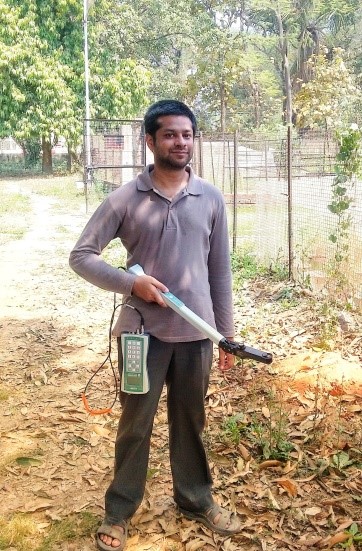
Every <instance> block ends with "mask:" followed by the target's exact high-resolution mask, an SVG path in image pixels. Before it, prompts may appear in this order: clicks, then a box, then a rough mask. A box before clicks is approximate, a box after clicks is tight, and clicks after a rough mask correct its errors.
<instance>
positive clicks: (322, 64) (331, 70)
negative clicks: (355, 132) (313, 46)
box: [294, 49, 359, 128]
mask: <svg viewBox="0 0 362 551" xmlns="http://www.w3.org/2000/svg"><path fill="white" fill-rule="evenodd" d="M307 66H309V71H310V74H311V75H312V78H311V80H310V81H309V82H303V83H302V85H301V89H300V91H299V92H298V93H297V94H296V96H295V98H294V109H295V110H296V112H297V125H298V126H299V127H301V128H305V127H310V128H315V127H322V128H338V127H341V126H343V124H344V123H345V121H346V120H348V117H349V116H350V113H351V111H352V109H353V105H354V103H355V101H356V99H357V97H358V94H359V90H358V88H357V86H356V85H355V83H354V78H353V75H352V74H351V72H350V70H349V68H348V67H347V65H346V63H345V61H344V52H343V51H342V50H341V49H334V50H333V52H328V51H325V52H324V53H321V54H318V55H312V56H311V57H310V59H309V60H308V61H307ZM337 83H338V85H337Z"/></svg>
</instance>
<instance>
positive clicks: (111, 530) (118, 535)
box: [97, 520, 127, 551]
mask: <svg viewBox="0 0 362 551" xmlns="http://www.w3.org/2000/svg"><path fill="white" fill-rule="evenodd" d="M119 526H121V527H122V528H123V530H121V529H120V528H118V526H114V525H112V524H109V523H108V522H106V521H105V520H104V521H103V522H102V524H101V525H100V527H99V528H98V530H97V547H98V549H100V551H122V549H123V548H124V546H125V545H126V540H127V523H126V522H125V521H122V522H120V523H119ZM101 534H103V535H104V536H109V537H110V538H112V539H114V540H119V541H120V542H121V543H120V544H119V545H117V547H114V546H112V545H107V544H106V543H104V541H102V540H101V539H100V537H99V536H100V535H101Z"/></svg>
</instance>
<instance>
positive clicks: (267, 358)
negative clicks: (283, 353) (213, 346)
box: [219, 338, 273, 364]
mask: <svg viewBox="0 0 362 551" xmlns="http://www.w3.org/2000/svg"><path fill="white" fill-rule="evenodd" d="M219 346H220V348H222V350H224V351H225V352H228V354H233V355H234V356H237V357H238V358H242V359H243V358H245V359H246V358H249V359H250V360H255V361H256V362H261V363H263V364H270V363H272V361H273V356H272V354H270V352H263V351H262V350H258V349H257V348H252V347H251V346H246V345H245V344H241V343H239V342H234V341H230V340H229V339H225V338H224V339H221V341H220V342H219Z"/></svg>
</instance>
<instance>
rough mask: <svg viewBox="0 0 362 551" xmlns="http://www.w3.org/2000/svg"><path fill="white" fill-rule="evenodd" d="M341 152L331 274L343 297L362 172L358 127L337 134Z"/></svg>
mask: <svg viewBox="0 0 362 551" xmlns="http://www.w3.org/2000/svg"><path fill="white" fill-rule="evenodd" d="M337 137H338V140H339V152H338V154H337V157H336V166H335V172H336V175H335V177H334V179H333V182H332V201H331V203H330V204H329V205H328V209H329V210H330V212H331V213H332V214H334V215H335V216H336V217H337V222H336V226H335V229H334V231H333V232H332V233H331V234H330V235H329V240H330V241H331V242H332V243H333V244H334V246H335V249H334V255H333V259H332V261H331V263H330V267H329V274H330V276H331V279H332V281H333V284H334V286H335V291H336V292H337V293H340V292H341V291H344V290H345V289H346V287H348V275H347V274H348V271H347V270H346V264H347V262H348V256H349V233H350V227H351V223H352V217H351V214H350V207H351V205H352V203H353V194H352V192H353V189H354V187H355V177H356V175H358V174H359V173H360V170H361V137H362V133H361V130H360V129H359V128H358V126H357V125H356V124H353V125H351V127H350V128H349V129H348V130H344V131H343V132H340V133H339V134H337Z"/></svg>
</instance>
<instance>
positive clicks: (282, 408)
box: [0, 180, 362, 551]
mask: <svg viewBox="0 0 362 551" xmlns="http://www.w3.org/2000/svg"><path fill="white" fill-rule="evenodd" d="M2 185H4V186H7V187H8V188H9V189H12V190H13V191H14V190H15V191H18V190H20V191H24V192H25V193H30V198H31V204H32V213H31V215H30V216H29V224H28V231H27V232H26V234H25V236H24V237H23V238H22V239H20V240H17V241H10V242H6V243H4V244H2V245H0V252H1V256H0V268H1V287H0V315H1V321H0V328H1V331H0V350H1V371H0V413H1V415H0V435H1V440H0V494H1V500H0V518H1V519H3V522H4V519H5V520H8V521H9V522H10V521H11V519H12V518H14V516H16V515H18V514H19V513H20V514H25V515H27V516H28V517H30V518H31V520H32V522H33V524H34V525H35V527H36V532H35V533H34V534H33V535H32V536H31V537H30V539H29V544H28V546H27V547H26V549H28V550H29V551H33V550H34V551H35V550H37V549H39V550H40V549H41V550H43V549H44V550H51V551H53V550H54V551H58V550H64V551H88V550H92V549H94V538H93V535H92V533H91V532H90V531H89V532H88V533H85V534H84V535H83V536H82V537H79V536H78V537H69V536H67V537H65V536H64V537H63V539H62V537H61V536H59V537H58V538H56V537H54V538H53V542H52V543H51V544H49V545H50V546H48V547H41V544H42V542H44V541H45V540H46V538H47V536H48V535H49V533H50V531H51V530H52V529H53V527H54V526H55V525H56V524H57V523H62V522H63V521H64V519H68V518H70V519H72V522H74V523H75V524H77V522H78V523H79V522H80V520H79V519H84V516H85V515H91V518H93V520H94V523H95V524H96V523H97V522H99V521H100V520H101V518H102V516H103V495H104V490H105V488H106V487H107V485H108V483H109V481H110V479H111V476H112V462H113V442H114V436H115V431H116V427H117V421H118V417H119V411H120V410H119V406H118V404H116V405H115V406H114V408H113V411H112V413H111V414H109V415H104V416H90V415H89V414H88V413H87V412H86V411H85V409H84V407H83V404H82V401H81V394H82V391H83V389H84V387H85V384H86V382H87V380H88V379H89V377H90V376H91V375H92V374H93V373H94V372H95V371H96V369H97V368H98V366H99V365H100V364H101V363H102V362H103V360H104V359H105V358H106V356H107V351H108V331H109V322H110V317H111V314H112V308H113V296H111V295H110V294H109V293H106V292H103V291H101V290H98V289H94V288H93V287H92V286H91V285H89V284H88V283H86V282H84V281H82V280H80V279H79V278H78V277H77V276H75V274H73V273H72V272H71V270H70V269H69V267H68V255H69V251H70V250H71V248H72V246H73V245H74V243H75V241H76V238H77V236H78V235H79V233H80V231H81V229H82V228H83V226H84V224H85V222H86V220H87V219H88V217H89V215H88V214H86V213H85V209H84V208H81V209H80V210H79V209H78V210H74V211H68V212H67V211H65V209H64V208H62V205H61V204H60V203H59V201H57V200H56V199H50V198H49V197H45V196H41V195H38V194H36V193H32V192H31V191H29V188H27V189H25V188H24V189H23V186H22V183H21V181H16V180H9V181H3V182H2ZM286 285H287V284H286V283H285V282H284V283H275V282H274V283H273V282H269V281H266V280H265V279H263V280H259V281H257V282H255V283H253V284H245V285H244V289H243V290H242V293H241V294H240V295H239V294H238V295H237V297H236V300H235V310H236V326H237V329H238V332H239V334H240V335H245V334H246V335H247V338H246V340H247V341H248V343H249V344H251V345H253V346H257V347H259V348H262V349H265V350H269V351H271V352H273V354H274V357H275V362H274V363H273V364H272V365H271V366H254V365H253V364H252V363H251V362H244V364H243V365H241V364H240V365H238V366H237V367H236V368H235V369H234V370H233V372H232V373H229V374H227V375H225V376H223V375H221V374H220V373H219V372H218V371H217V368H216V367H215V368H214V369H213V374H212V379H211V385H210V389H209V392H208V397H207V400H206V407H207V413H208V427H207V430H206V432H205V442H206V445H207V448H208V451H209V457H210V465H211V470H212V474H213V478H214V486H215V496H216V499H217V501H218V502H219V503H220V504H222V505H225V506H227V507H229V508H232V509H233V510H235V511H237V512H238V513H239V514H240V515H241V517H242V519H243V521H244V530H243V532H242V533H241V534H240V535H238V536H237V537H235V538H232V539H228V538H222V537H220V536H215V535H214V534H212V533H211V532H210V531H209V530H207V529H206V528H202V527H200V526H199V525H197V524H195V523H193V522H190V521H188V520H186V519H183V518H182V517H180V515H179V514H178V512H177V510H176V508H175V505H174V502H173V500H172V484H171V476H170V470H169V464H168V453H167V452H168V447H167V446H168V444H167V422H166V413H165V397H164V396H163V397H162V400H161V403H160V407H159V411H158V414H157V417H156V419H155V427H154V435H153V440H152V453H151V458H150V465H149V479H148V483H147V489H146V494H145V498H144V501H143V503H142V505H141V507H140V509H139V511H138V512H137V514H136V515H135V517H134V519H133V520H132V524H131V528H130V537H129V540H128V543H127V547H126V549H127V551H128V550H133V551H141V550H153V551H166V550H169V551H178V550H181V549H185V550H186V551H196V550H197V549H205V550H206V551H207V550H212V549H218V550H225V551H230V550H231V551H233V550H238V549H240V550H241V549H245V550H249V551H254V550H255V551H256V550H263V551H274V550H281V551H283V550H289V549H290V550H307V549H316V550H317V549H328V548H329V549H330V548H334V547H335V546H340V544H341V543H343V542H344V544H345V546H346V547H347V548H348V549H357V548H359V547H358V545H361V544H360V543H359V542H358V538H357V536H355V537H354V536H353V537H352V536H351V534H352V532H353V531H354V530H355V528H354V526H357V535H358V534H360V535H361V532H362V454H361V447H362V368H361V361H362V323H361V316H360V315H358V314H356V313H350V314H349V317H348V322H346V323H347V327H346V323H344V325H343V323H342V321H345V320H344V319H342V321H341V324H340V325H341V327H340V330H339V331H338V332H337V335H336V336H335V337H334V341H333V345H331V346H330V348H331V350H327V351H326V350H325V348H323V346H321V343H320V342H319V341H320V338H319V340H318V335H320V329H321V326H322V325H323V326H324V324H326V323H327V322H328V319H327V318H328V315H329V314H328V313H327V314H326V313H323V314H321V313H320V310H319V309H318V301H319V300H320V299H318V297H313V295H312V294H311V293H310V292H307V291H306V290H300V289H298V290H295V289H292V290H290V293H291V292H293V296H294V298H296V300H295V302H292V301H290V303H288V304H287V303H286V302H285V297H286V296H289V295H288V293H286V292H285V289H286ZM288 292H289V290H288ZM281 293H284V295H283V296H284V299H283V300H284V302H283V301H281V300H280V298H278V297H280V296H281ZM119 298H120V297H119ZM113 347H114V351H113V353H112V357H113V359H114V360H115V358H116V354H115V343H113ZM113 398H114V379H113V375H112V370H111V369H109V367H108V364H106V365H105V366H104V368H103V369H102V370H101V371H100V373H99V374H98V375H97V376H96V377H95V379H94V382H93V384H92V386H91V387H90V389H89V400H90V402H91V406H92V407H94V408H103V407H106V406H109V405H110V404H112V402H113ZM289 444H290V445H291V446H289ZM288 446H289V447H288ZM287 448H288V449H287ZM287 451H288V453H287ZM276 452H278V453H276ZM283 453H284V455H283ZM351 527H352V529H351ZM348 530H349V532H348ZM352 535H353V534H352ZM0 542H1V539H0ZM0 549H8V550H9V551H10V550H12V551H22V550H23V549H25V547H17V546H16V544H14V545H10V547H9V546H8V547H0Z"/></svg>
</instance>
